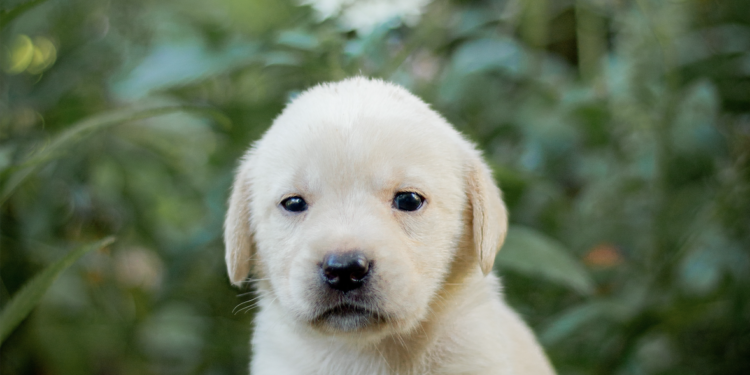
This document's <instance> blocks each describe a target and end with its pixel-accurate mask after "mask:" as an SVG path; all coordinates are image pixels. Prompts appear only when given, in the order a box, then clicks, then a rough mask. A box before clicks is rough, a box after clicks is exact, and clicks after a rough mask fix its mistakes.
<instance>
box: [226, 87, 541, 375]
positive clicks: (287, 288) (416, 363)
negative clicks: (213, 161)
mask: <svg viewBox="0 0 750 375" xmlns="http://www.w3.org/2000/svg"><path fill="white" fill-rule="evenodd" d="M507 224H508V215H507V212H506V209H505V206H504V204H503V201H502V200H501V197H500V190H498V188H497V186H496V185H495V182H494V181H493V178H492V175H491V172H490V170H489V168H488V167H487V166H486V165H485V163H484V162H483V161H482V157H481V155H480V153H479V152H478V151H477V150H476V148H475V147H474V146H473V145H472V144H471V143H470V142H468V141H467V140H466V139H464V138H463V137H462V136H461V135H460V134H459V133H458V132H457V131H456V130H455V129H453V127H451V125H450V124H448V123H447V122H446V121H445V120H444V119H443V118H442V117H441V116H440V115H438V114H437V113H435V111H433V110H431V109H430V108H429V107H428V106H427V105H426V104H425V103H424V102H422V101H421V100H420V99H418V98H416V97H415V96H413V95H412V94H410V93H409V92H407V91H406V90H404V89H403V88H400V87H398V86H395V85H393V84H389V83H386V82H383V81H379V80H370V79H366V78H362V77H358V78H352V79H347V80H345V81H342V82H337V83H331V84H324V85H320V86H317V87H314V88H312V89H310V90H308V91H306V92H304V93H302V94H301V95H299V97H297V98H296V99H294V101H292V103H291V104H289V105H288V106H287V107H286V109H285V110H284V111H283V112H282V113H281V115H280V116H279V117H278V118H277V119H276V120H275V121H274V123H273V125H272V126H271V128H270V129H269V130H268V132H267V133H266V134H265V135H264V136H263V137H262V139H260V140H259V141H258V142H256V143H255V144H254V145H253V147H251V148H250V150H249V151H248V152H247V154H246V155H245V156H244V158H243V159H242V161H241V163H240V167H239V169H238V171H237V175H236V179H235V182H234V187H233V189H232V194H231V198H230V201H229V211H228V213H227V218H226V223H225V233H224V235H225V243H226V262H227V267H228V270H229V277H230V279H231V281H232V283H234V284H236V285H240V284H242V283H243V282H244V281H245V280H246V278H247V277H248V275H249V274H250V273H252V275H253V276H254V280H255V286H256V288H257V290H258V292H259V293H260V297H259V298H260V311H259V312H258V315H257V317H256V319H255V330H254V337H253V340H252V347H253V359H252V364H251V372H252V374H253V375H264V374H273V375H285V374H320V375H330V374H403V375H407V374H415V375H416V374H508V375H532V374H533V375H545V374H554V371H553V370H552V367H551V366H550V364H549V362H548V361H547V358H546V357H545V355H544V353H543V351H542V349H541V348H540V346H539V344H537V342H536V340H535V338H534V336H533V334H532V332H531V331H530V330H529V328H528V327H527V326H526V325H525V324H524V323H523V322H522V321H521V319H519V318H518V316H517V315H516V314H515V313H514V312H513V311H511V309H510V308H509V307H508V306H507V305H506V304H505V302H503V300H502V298H501V297H500V283H499V281H498V278H497V277H496V276H495V275H493V274H492V272H491V270H492V264H493V261H494V259H495V253H496V252H497V251H498V249H499V248H500V246H501V245H502V242H503V240H504V238H505V232H506V229H507Z"/></svg>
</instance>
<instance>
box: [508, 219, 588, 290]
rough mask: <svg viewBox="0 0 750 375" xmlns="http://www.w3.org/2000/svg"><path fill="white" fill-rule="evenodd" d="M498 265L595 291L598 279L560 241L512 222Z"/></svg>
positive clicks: (571, 286) (576, 287) (580, 288)
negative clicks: (593, 277)
mask: <svg viewBox="0 0 750 375" xmlns="http://www.w3.org/2000/svg"><path fill="white" fill-rule="evenodd" d="M495 265H496V266H498V267H500V268H505V269H510V270H514V271H518V272H521V273H524V274H527V275H531V276H540V277H542V278H546V279H547V280H549V281H552V282H556V283H559V284H562V285H565V286H568V287H570V288H572V289H574V290H576V291H577V292H579V293H582V294H591V293H593V291H594V282H593V281H592V280H591V276H590V275H589V274H588V272H587V271H586V269H585V268H583V266H582V265H581V264H580V263H578V261H576V260H575V259H574V258H573V257H572V256H570V252H569V251H568V250H567V249H566V248H565V246H563V245H562V244H561V243H559V242H558V241H556V240H554V239H552V238H550V237H548V236H546V235H545V234H543V233H541V232H539V231H537V230H535V229H532V228H528V227H525V226H520V225H512V226H510V228H509V229H508V238H507V239H506V240H505V245H504V246H503V248H502V251H500V253H498V255H497V259H496V260H495Z"/></svg>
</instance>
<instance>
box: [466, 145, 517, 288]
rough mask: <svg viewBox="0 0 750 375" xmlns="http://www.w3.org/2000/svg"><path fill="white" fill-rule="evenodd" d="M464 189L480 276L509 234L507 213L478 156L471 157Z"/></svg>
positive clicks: (489, 174) (484, 165)
mask: <svg viewBox="0 0 750 375" xmlns="http://www.w3.org/2000/svg"><path fill="white" fill-rule="evenodd" d="M466 185H467V193H468V196H469V203H470V204H471V209H472V227H473V232H474V249H475V251H476V253H477V256H478V258H479V265H480V267H481V268H482V272H483V273H484V274H485V275H487V274H488V273H490V271H492V265H493V264H494V263H495V255H496V254H497V252H498V250H500V246H502V244H503V242H504V241H505V235H506V233H507V232H508V210H507V209H506V208H505V203H503V200H502V198H501V192H500V189H499V188H498V187H497V185H496V184H495V180H494V179H493V178H492V171H491V170H490V168H489V167H488V166H487V164H485V163H484V161H483V160H482V157H481V155H479V153H478V152H474V153H472V155H471V156H470V161H469V173H468V177H467V184H466Z"/></svg>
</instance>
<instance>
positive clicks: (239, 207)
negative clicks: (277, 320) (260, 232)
mask: <svg viewBox="0 0 750 375" xmlns="http://www.w3.org/2000/svg"><path fill="white" fill-rule="evenodd" d="M248 163H249V161H248V160H247V158H246V159H245V160H244V161H243V162H242V164H241V165H240V168H239V170H238V171H237V175H236V176H235V178H234V184H233V185H232V194H231V196H230V197H229V209H228V210H227V217H226V220H225V221H224V247H225V248H226V254H225V257H226V262H227V271H228V273H229V280H230V281H231V282H232V284H234V285H236V286H240V285H241V284H242V282H243V281H244V280H245V278H246V277H247V275H248V274H249V273H250V261H251V259H252V257H253V253H254V250H253V238H252V232H251V229H250V183H249V181H248V176H247V175H248Z"/></svg>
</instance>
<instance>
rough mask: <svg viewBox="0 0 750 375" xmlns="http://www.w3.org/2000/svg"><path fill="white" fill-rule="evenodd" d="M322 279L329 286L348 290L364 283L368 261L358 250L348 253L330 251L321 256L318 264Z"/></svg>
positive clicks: (368, 266) (368, 269) (368, 265)
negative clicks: (321, 261) (320, 261)
mask: <svg viewBox="0 0 750 375" xmlns="http://www.w3.org/2000/svg"><path fill="white" fill-rule="evenodd" d="M320 268H321V275H323V280H324V281H325V282H326V283H328V285H330V286H331V288H333V289H336V290H340V291H342V292H348V291H350V290H354V289H357V288H359V287H361V286H362V285H363V284H364V283H365V280H364V279H365V277H366V276H367V273H368V272H370V261H369V260H368V259H367V257H365V255H364V254H362V253H361V252H359V251H353V252H348V253H331V254H328V255H326V257H325V258H323V264H321V265H320Z"/></svg>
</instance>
